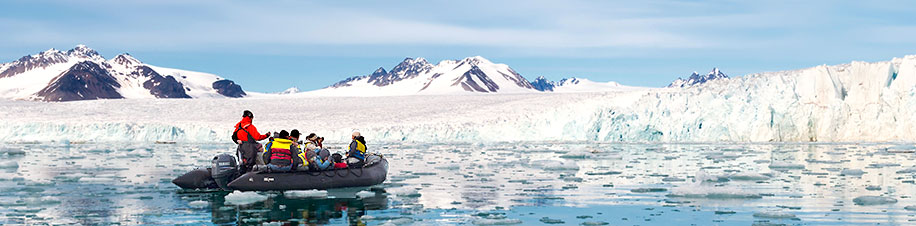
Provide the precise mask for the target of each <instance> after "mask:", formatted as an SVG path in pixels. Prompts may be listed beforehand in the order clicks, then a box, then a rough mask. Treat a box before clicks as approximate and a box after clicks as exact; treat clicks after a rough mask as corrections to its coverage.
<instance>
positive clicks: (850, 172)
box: [840, 169, 865, 176]
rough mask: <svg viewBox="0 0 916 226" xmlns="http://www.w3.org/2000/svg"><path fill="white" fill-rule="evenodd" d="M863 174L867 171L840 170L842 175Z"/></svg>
mask: <svg viewBox="0 0 916 226" xmlns="http://www.w3.org/2000/svg"><path fill="white" fill-rule="evenodd" d="M862 174H865V171H862V170H860V169H843V171H840V175H841V176H862Z"/></svg>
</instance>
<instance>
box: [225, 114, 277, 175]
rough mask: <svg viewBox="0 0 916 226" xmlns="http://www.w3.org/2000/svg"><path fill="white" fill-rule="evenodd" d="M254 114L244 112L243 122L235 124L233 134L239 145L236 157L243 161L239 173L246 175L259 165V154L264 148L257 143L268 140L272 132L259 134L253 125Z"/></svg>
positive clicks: (233, 139) (234, 140)
mask: <svg viewBox="0 0 916 226" xmlns="http://www.w3.org/2000/svg"><path fill="white" fill-rule="evenodd" d="M252 119H254V114H253V113H251V111H249V110H245V111H244V112H242V121H239V123H236V124H235V132H233V133H232V141H233V142H235V143H236V144H238V145H239V147H238V149H236V156H237V157H238V158H239V160H240V161H241V164H239V171H241V173H243V174H244V173H245V172H248V171H251V169H252V168H253V167H254V165H255V164H256V163H257V156H258V153H260V152H262V151H261V150H262V149H263V147H262V146H261V144H259V143H258V142H257V141H259V140H264V139H267V138H268V137H270V136H269V134H270V132H268V133H265V134H261V133H258V128H256V127H254V125H253V124H251V120H252Z"/></svg>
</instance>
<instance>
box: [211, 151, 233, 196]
mask: <svg viewBox="0 0 916 226" xmlns="http://www.w3.org/2000/svg"><path fill="white" fill-rule="evenodd" d="M212 163H213V168H212V170H211V171H210V172H211V173H212V175H211V176H212V177H213V180H214V181H216V185H218V186H219V188H220V189H223V190H226V191H228V190H229V186H227V185H228V184H229V182H231V181H232V180H233V179H235V177H236V176H237V175H236V174H238V163H237V162H236V161H235V156H232V155H230V154H220V155H217V156H216V157H213V161H212Z"/></svg>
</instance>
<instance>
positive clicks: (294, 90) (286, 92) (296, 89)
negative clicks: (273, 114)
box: [277, 87, 300, 95]
mask: <svg viewBox="0 0 916 226" xmlns="http://www.w3.org/2000/svg"><path fill="white" fill-rule="evenodd" d="M299 92H300V91H299V87H289V88H288V89H286V90H283V91H280V92H279V93H277V94H280V95H289V94H296V93H299Z"/></svg>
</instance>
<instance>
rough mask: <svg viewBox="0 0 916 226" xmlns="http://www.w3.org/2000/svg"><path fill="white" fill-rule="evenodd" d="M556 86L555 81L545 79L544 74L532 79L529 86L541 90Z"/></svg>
mask: <svg viewBox="0 0 916 226" xmlns="http://www.w3.org/2000/svg"><path fill="white" fill-rule="evenodd" d="M556 86H557V83H556V82H553V81H550V80H547V78H545V77H544V76H538V77H537V78H535V79H534V81H533V82H531V87H533V88H534V89H536V90H538V91H541V92H545V91H553V88H554V87H556Z"/></svg>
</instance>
